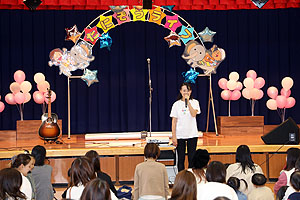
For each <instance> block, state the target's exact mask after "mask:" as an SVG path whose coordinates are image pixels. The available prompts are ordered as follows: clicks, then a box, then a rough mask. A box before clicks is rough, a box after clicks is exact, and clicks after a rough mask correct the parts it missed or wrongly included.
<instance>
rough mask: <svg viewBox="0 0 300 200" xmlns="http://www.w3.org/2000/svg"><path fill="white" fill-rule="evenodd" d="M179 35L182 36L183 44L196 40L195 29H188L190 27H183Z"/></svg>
mask: <svg viewBox="0 0 300 200" xmlns="http://www.w3.org/2000/svg"><path fill="white" fill-rule="evenodd" d="M178 35H179V36H180V39H181V40H182V42H183V43H184V44H186V43H187V42H188V41H190V40H194V39H195V36H194V27H190V28H188V27H186V26H184V25H182V26H181V31H180V32H179V33H178Z"/></svg>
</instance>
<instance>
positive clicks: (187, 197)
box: [171, 170, 197, 200]
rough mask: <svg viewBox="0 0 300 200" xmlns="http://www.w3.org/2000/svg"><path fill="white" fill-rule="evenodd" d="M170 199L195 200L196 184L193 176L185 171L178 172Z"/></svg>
mask: <svg viewBox="0 0 300 200" xmlns="http://www.w3.org/2000/svg"><path fill="white" fill-rule="evenodd" d="M171 199H176V200H196V199H197V183H196V179H195V176H194V174H192V172H189V171H187V170H182V171H180V172H179V173H178V174H177V175H176V178H175V182H174V186H173V190H172V194H171Z"/></svg>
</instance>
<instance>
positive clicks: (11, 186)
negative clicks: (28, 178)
mask: <svg viewBox="0 0 300 200" xmlns="http://www.w3.org/2000/svg"><path fill="white" fill-rule="evenodd" d="M21 185H22V176H21V173H20V172H19V171H18V170H16V169H13V168H5V169H2V170H1V171H0V199H5V198H6V197H8V196H9V197H11V198H12V199H14V200H19V199H26V196H25V195H24V194H23V193H22V192H21V191H20V187H21Z"/></svg>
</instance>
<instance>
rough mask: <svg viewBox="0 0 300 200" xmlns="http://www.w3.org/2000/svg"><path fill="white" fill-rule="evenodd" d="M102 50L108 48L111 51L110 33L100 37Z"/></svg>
mask: <svg viewBox="0 0 300 200" xmlns="http://www.w3.org/2000/svg"><path fill="white" fill-rule="evenodd" d="M99 39H100V48H104V47H107V48H108V50H110V47H111V44H112V38H111V37H110V36H109V34H108V32H107V33H103V34H102V35H101V36H100V37H99Z"/></svg>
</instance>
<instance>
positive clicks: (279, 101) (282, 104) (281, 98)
mask: <svg viewBox="0 0 300 200" xmlns="http://www.w3.org/2000/svg"><path fill="white" fill-rule="evenodd" d="M276 103H277V107H278V108H284V107H285V105H286V97H285V96H282V95H278V96H277V97H276Z"/></svg>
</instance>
